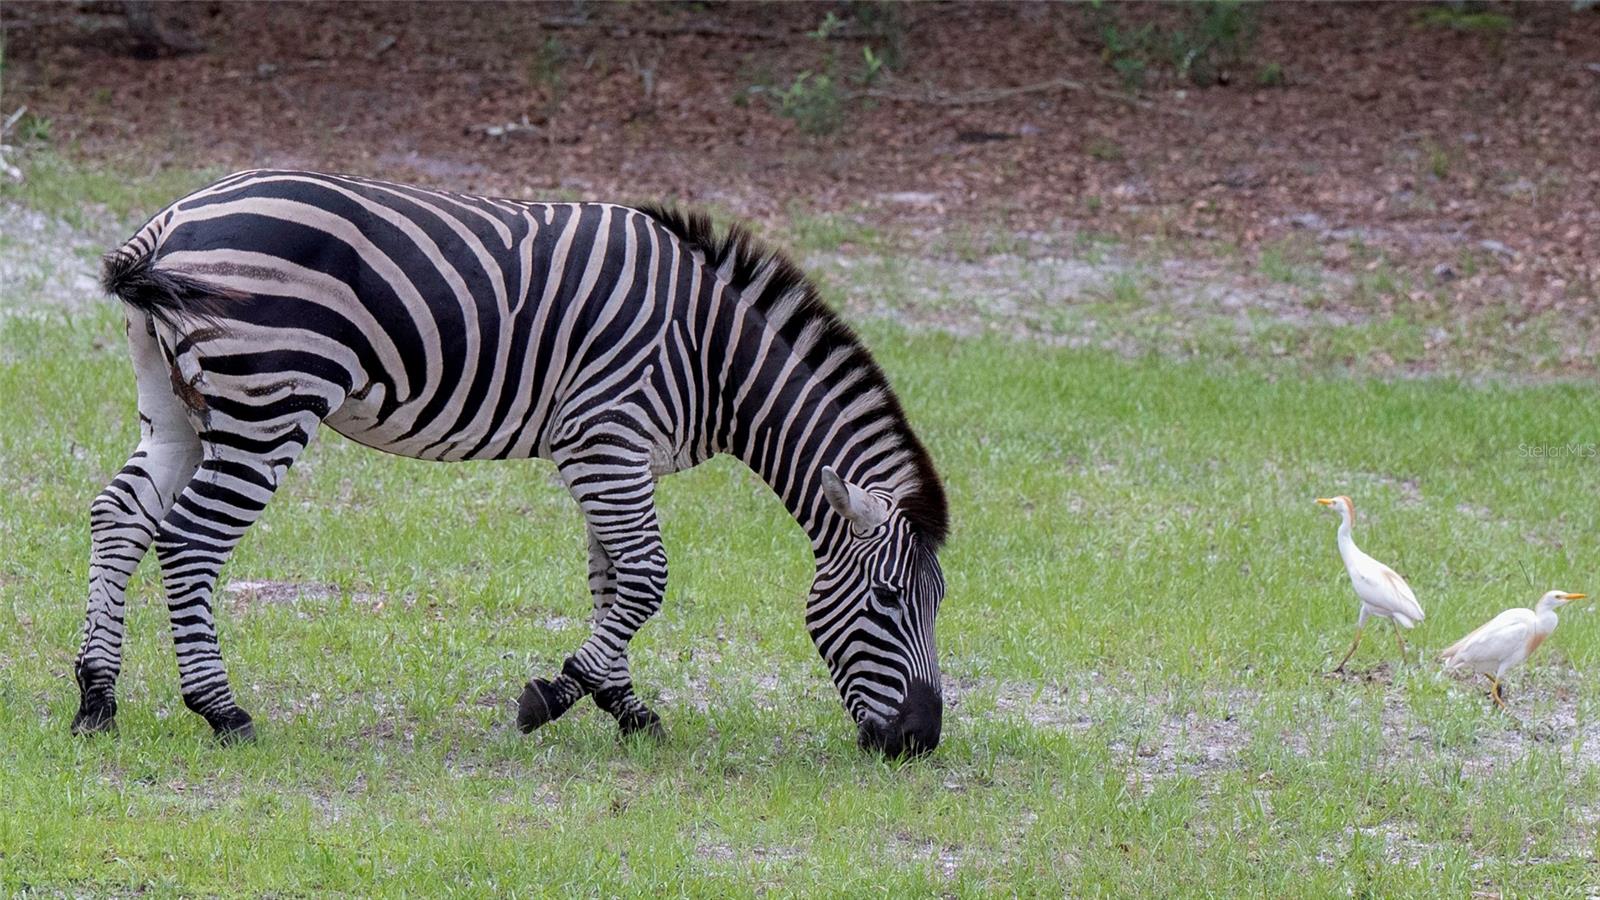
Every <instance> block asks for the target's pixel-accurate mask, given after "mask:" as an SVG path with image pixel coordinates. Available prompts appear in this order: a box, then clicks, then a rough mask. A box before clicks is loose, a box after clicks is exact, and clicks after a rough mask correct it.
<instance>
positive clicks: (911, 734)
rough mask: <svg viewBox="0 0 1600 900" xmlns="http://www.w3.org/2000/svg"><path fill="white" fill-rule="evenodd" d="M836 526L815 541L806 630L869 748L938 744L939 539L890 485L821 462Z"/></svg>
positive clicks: (899, 749) (912, 749) (917, 750)
mask: <svg viewBox="0 0 1600 900" xmlns="http://www.w3.org/2000/svg"><path fill="white" fill-rule="evenodd" d="M822 492H823V495H824V496H825V497H826V499H827V502H828V505H829V506H830V507H831V508H832V509H833V511H834V512H835V513H837V514H838V516H839V519H840V522H839V527H838V528H836V529H834V530H832V531H831V533H830V537H831V539H830V540H825V541H824V542H823V544H822V546H820V547H819V548H818V559H817V576H816V580H815V581H814V582H813V583H812V585H811V598H810V601H809V602H808V603H807V605H806V628H807V629H808V630H809V631H810V632H811V639H812V640H813V641H814V642H816V645H817V651H818V652H819V653H821V654H822V659H823V661H824V662H826V663H827V664H828V670H829V672H830V673H831V674H832V675H833V682H834V684H835V685H836V686H837V687H838V688H839V694H840V696H841V697H843V699H844V705H845V708H846V709H847V710H848V711H849V712H850V715H851V717H852V718H854V719H855V721H856V726H857V728H858V730H859V741H860V744H861V746H862V748H863V749H869V750H880V751H882V752H884V753H886V754H888V755H890V756H904V755H920V754H923V753H927V752H929V751H931V750H933V749H934V748H935V747H937V746H938V745H939V730H940V727H941V724H942V721H943V715H944V697H943V691H942V689H941V687H940V683H939V658H938V652H937V651H936V649H935V647H934V638H933V623H934V617H935V616H936V615H938V612H939V602H940V601H941V600H943V599H944V574H943V573H942V572H941V571H940V570H939V559H938V556H937V554H936V545H935V543H934V542H933V541H932V540H930V539H929V538H928V537H927V536H925V535H923V534H921V533H919V532H918V530H917V528H916V527H915V526H914V524H913V522H912V519H911V517H908V516H907V515H906V510H904V509H901V508H900V506H899V504H898V503H897V502H896V500H895V498H894V497H893V496H892V495H890V494H888V493H885V492H881V491H877V490H870V489H864V488H861V487H859V486H857V485H854V484H851V483H850V482H848V481H846V480H844V479H843V478H840V477H839V475H838V473H836V472H835V471H834V470H833V469H831V468H828V467H824V468H823V469H822Z"/></svg>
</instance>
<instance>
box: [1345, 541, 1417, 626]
mask: <svg viewBox="0 0 1600 900" xmlns="http://www.w3.org/2000/svg"><path fill="white" fill-rule="evenodd" d="M1350 575H1351V577H1352V578H1353V579H1354V580H1355V581H1356V583H1357V588H1356V594H1357V596H1359V597H1360V598H1361V601H1362V602H1363V603H1366V604H1367V605H1368V606H1375V607H1377V608H1378V609H1381V610H1383V611H1384V612H1387V613H1400V614H1401V615H1404V616H1405V617H1406V618H1408V619H1412V620H1414V621H1417V622H1420V621H1422V606H1421V604H1419V603H1417V597H1416V595H1415V594H1413V593H1411V587H1410V585H1408V584H1406V580H1405V579H1404V578H1401V577H1400V576H1399V575H1397V574H1395V571H1394V570H1393V569H1391V568H1389V567H1388V566H1386V565H1384V564H1383V563H1381V562H1378V561H1377V560H1375V559H1373V558H1372V557H1370V556H1369V557H1367V558H1366V559H1363V560H1362V561H1361V564H1360V565H1357V566H1353V567H1351V569H1350Z"/></svg>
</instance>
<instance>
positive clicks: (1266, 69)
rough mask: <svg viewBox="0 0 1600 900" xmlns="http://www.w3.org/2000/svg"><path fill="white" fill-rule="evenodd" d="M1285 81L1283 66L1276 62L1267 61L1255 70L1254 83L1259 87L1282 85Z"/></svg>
mask: <svg viewBox="0 0 1600 900" xmlns="http://www.w3.org/2000/svg"><path fill="white" fill-rule="evenodd" d="M1286 83H1287V82H1286V79H1285V78H1284V75H1283V66H1281V65H1278V64H1277V63H1267V64H1266V65H1264V66H1262V67H1261V68H1260V69H1258V70H1256V84H1257V85H1258V86H1260V87H1283V86H1284V84H1286Z"/></svg>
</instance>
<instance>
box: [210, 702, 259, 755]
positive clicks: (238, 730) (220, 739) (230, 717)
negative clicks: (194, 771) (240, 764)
mask: <svg viewBox="0 0 1600 900" xmlns="http://www.w3.org/2000/svg"><path fill="white" fill-rule="evenodd" d="M206 721H207V722H209V723H210V724H211V733H212V734H213V735H214V736H215V737H216V739H217V743H219V744H221V745H223V746H224V747H230V746H233V745H235V744H248V743H251V742H253V741H254V740H255V739H256V726H255V722H253V721H251V719H250V714H249V713H247V712H245V711H244V710H242V709H239V708H237V707H235V708H233V709H231V710H229V711H228V712H225V713H219V714H217V715H215V716H206Z"/></svg>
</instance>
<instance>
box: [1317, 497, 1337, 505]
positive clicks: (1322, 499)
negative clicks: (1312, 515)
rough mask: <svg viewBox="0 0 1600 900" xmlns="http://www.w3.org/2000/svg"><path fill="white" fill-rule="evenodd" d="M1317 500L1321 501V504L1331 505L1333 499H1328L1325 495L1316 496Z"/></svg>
mask: <svg viewBox="0 0 1600 900" xmlns="http://www.w3.org/2000/svg"><path fill="white" fill-rule="evenodd" d="M1317 502H1318V503H1321V504H1322V505H1323V506H1332V505H1333V501H1332V500H1329V499H1328V498H1327V497H1318V498H1317Z"/></svg>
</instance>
